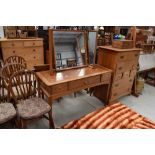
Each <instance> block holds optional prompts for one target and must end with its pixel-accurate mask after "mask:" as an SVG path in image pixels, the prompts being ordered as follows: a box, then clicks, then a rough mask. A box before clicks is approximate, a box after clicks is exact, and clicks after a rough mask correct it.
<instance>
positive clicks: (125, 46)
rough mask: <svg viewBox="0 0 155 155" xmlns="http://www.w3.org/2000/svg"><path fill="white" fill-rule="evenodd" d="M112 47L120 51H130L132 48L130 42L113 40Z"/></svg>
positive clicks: (131, 42)
mask: <svg viewBox="0 0 155 155" xmlns="http://www.w3.org/2000/svg"><path fill="white" fill-rule="evenodd" d="M112 47H114V48H120V49H130V48H133V41H132V40H113V42H112Z"/></svg>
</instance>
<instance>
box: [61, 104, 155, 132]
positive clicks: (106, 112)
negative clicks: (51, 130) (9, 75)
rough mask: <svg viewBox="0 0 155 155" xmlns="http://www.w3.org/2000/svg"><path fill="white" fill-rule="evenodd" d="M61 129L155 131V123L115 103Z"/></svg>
mask: <svg viewBox="0 0 155 155" xmlns="http://www.w3.org/2000/svg"><path fill="white" fill-rule="evenodd" d="M62 128H63V129H155V123H153V122H151V121H150V120H148V119H147V118H145V117H143V116H142V115H140V114H138V113H137V112H134V111H133V110H131V109H130V108H128V107H127V106H126V105H124V104H122V103H115V104H111V105H108V106H106V107H105V108H102V109H100V110H97V111H95V112H92V113H90V114H88V115H86V116H84V117H82V118H81V119H79V120H74V121H71V122H69V123H67V124H65V125H64V126H63V127H62Z"/></svg>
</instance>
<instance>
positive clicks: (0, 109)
mask: <svg viewBox="0 0 155 155" xmlns="http://www.w3.org/2000/svg"><path fill="white" fill-rule="evenodd" d="M7 94H8V90H7V89H6V87H5V86H4V78H3V77H2V75H1V74H0V125H2V124H4V123H7V122H12V123H13V124H14V120H15V116H16V110H15V108H14V106H13V104H12V103H9V102H8V101H9V100H8V96H7Z"/></svg>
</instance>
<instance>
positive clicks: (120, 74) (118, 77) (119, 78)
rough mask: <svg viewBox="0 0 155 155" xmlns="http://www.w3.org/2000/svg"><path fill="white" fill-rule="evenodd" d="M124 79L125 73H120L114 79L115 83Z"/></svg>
mask: <svg viewBox="0 0 155 155" xmlns="http://www.w3.org/2000/svg"><path fill="white" fill-rule="evenodd" d="M122 77H123V73H118V74H116V75H115V77H114V81H118V80H121V79H122Z"/></svg>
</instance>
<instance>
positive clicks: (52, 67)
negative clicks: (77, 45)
mask: <svg viewBox="0 0 155 155" xmlns="http://www.w3.org/2000/svg"><path fill="white" fill-rule="evenodd" d="M55 31H59V32H81V33H83V36H84V48H85V54H86V57H85V61H86V64H85V65H81V66H75V67H67V68H62V69H59V70H58V69H56V51H55V45H54V33H53V32H55ZM86 39H87V34H86V31H82V30H63V29H61V30H58V29H49V61H50V70H51V71H52V72H54V71H57V72H59V71H63V70H69V69H73V68H82V67H86V66H88V48H87V41H86Z"/></svg>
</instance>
